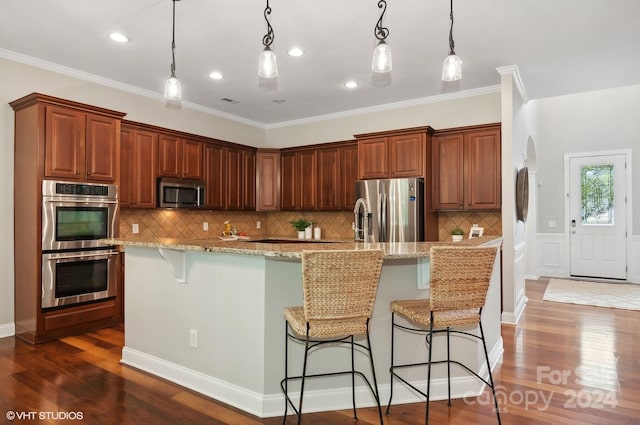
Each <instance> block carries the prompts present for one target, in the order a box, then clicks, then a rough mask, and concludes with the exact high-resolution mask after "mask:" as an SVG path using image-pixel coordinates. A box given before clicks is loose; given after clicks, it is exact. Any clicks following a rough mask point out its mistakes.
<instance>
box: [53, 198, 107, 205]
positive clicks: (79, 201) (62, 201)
mask: <svg viewBox="0 0 640 425" xmlns="http://www.w3.org/2000/svg"><path fill="white" fill-rule="evenodd" d="M43 201H44V202H47V203H49V202H53V203H58V204H66V203H69V204H118V201H113V200H105V199H101V200H98V199H68V198H46V197H45V198H44V199H43Z"/></svg>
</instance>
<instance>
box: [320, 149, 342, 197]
mask: <svg viewBox="0 0 640 425" xmlns="http://www.w3.org/2000/svg"><path fill="white" fill-rule="evenodd" d="M340 174H341V173H340V149H339V148H338V147H327V148H321V149H318V209H319V210H339V209H340V189H341V185H340Z"/></svg>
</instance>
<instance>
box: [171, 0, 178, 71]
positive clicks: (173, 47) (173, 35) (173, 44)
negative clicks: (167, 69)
mask: <svg viewBox="0 0 640 425" xmlns="http://www.w3.org/2000/svg"><path fill="white" fill-rule="evenodd" d="M176 1H178V0H173V32H172V33H171V77H173V78H175V76H176Z"/></svg>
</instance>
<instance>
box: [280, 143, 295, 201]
mask: <svg viewBox="0 0 640 425" xmlns="http://www.w3.org/2000/svg"><path fill="white" fill-rule="evenodd" d="M281 165H282V174H281V175H282V179H281V184H282V191H281V192H280V207H281V209H282V210H283V211H291V210H295V209H296V187H297V184H296V155H295V152H283V153H282V162H281Z"/></svg>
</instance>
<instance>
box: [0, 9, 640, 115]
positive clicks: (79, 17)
mask: <svg viewBox="0 0 640 425" xmlns="http://www.w3.org/2000/svg"><path fill="white" fill-rule="evenodd" d="M265 5H266V2H265V1H257V0H233V1H221V0H181V1H179V2H177V3H176V74H177V76H178V78H179V79H180V81H181V82H182V90H183V102H184V103H185V105H186V104H187V103H191V104H196V105H200V106H201V107H204V108H209V109H212V110H216V111H222V112H224V113H226V114H231V115H234V116H237V117H240V118H242V119H243V120H248V121H251V122H255V123H257V124H263V125H268V124H273V123H280V122H284V121H291V120H297V119H304V118H309V117H316V116H321V115H326V114H333V113H339V112H344V111H350V110H354V109H360V108H367V107H375V106H379V105H385V104H389V103H394V102H403V101H410V100H416V99H422V98H428V97H432V96H436V95H440V94H445V93H450V92H457V91H462V90H472V89H479V88H485V87H491V86H496V85H498V84H499V83H500V76H499V74H498V73H497V72H496V68H499V67H502V66H508V65H517V66H518V68H519V71H520V74H521V76H522V81H523V83H524V86H525V88H526V90H527V94H528V95H529V97H530V98H532V99H536V98H542V97H549V96H556V95H562V94H569V93H575V92H582V91H589V90H597V89H604V88H610V87H619V86H626V85H634V84H640V1H638V0H615V1H612V0H535V1H533V0H455V1H454V15H455V24H454V38H455V45H456V53H457V54H458V55H459V56H460V57H461V58H462V60H463V61H464V63H463V74H462V80H460V81H459V82H453V83H443V82H442V81H441V80H440V73H441V67H442V61H443V59H444V57H445V56H446V55H447V54H448V50H449V49H448V36H449V34H448V33H449V1H447V0H388V7H387V12H386V14H385V17H384V21H383V24H384V26H386V27H388V28H389V31H390V35H389V38H388V39H387V43H388V44H389V46H390V47H391V50H392V54H393V70H392V71H391V73H390V74H384V75H382V76H380V75H373V73H372V72H371V70H370V66H371V54H372V52H373V48H374V47H375V45H376V41H377V40H376V39H375V37H374V26H375V23H376V21H377V19H378V17H379V13H380V12H379V9H378V7H377V0H367V1H365V0H324V1H318V0H315V1H312V0H271V1H270V6H271V8H272V14H271V18H270V19H271V23H272V26H273V28H274V31H275V41H274V44H273V46H272V48H273V50H274V51H275V53H276V54H277V56H278V66H279V72H280V75H279V77H278V78H277V81H276V82H275V84H264V81H263V82H262V83H261V82H260V81H259V78H258V76H257V62H258V55H259V53H260V52H261V50H262V37H263V35H264V34H265V32H266V24H265V21H264V18H263V10H264V7H265ZM0 6H1V9H0V10H1V13H0V56H3V57H7V58H10V59H17V60H22V61H25V62H28V63H36V64H41V65H42V66H44V67H49V68H51V67H53V68H54V69H62V70H65V69H66V68H68V69H71V70H74V71H73V73H76V71H81V72H83V73H88V74H91V75H94V76H98V77H101V78H104V79H107V80H111V81H113V82H117V83H120V84H126V85H129V86H132V87H134V88H136V90H138V91H140V89H142V90H143V91H144V92H147V93H154V94H156V95H157V96H158V97H161V96H162V90H163V85H164V81H165V80H166V79H167V78H168V77H169V74H170V64H171V13H172V2H171V0H101V1H99V0H44V1H43V0H2V2H1V4H0ZM113 31H119V32H122V33H124V34H126V35H127V36H128V37H129V40H130V42H129V43H127V44H117V43H114V42H112V41H111V40H109V38H108V37H107V36H108V35H109V33H111V32H113ZM294 45H295V46H299V47H301V48H302V49H303V50H305V52H306V54H305V55H304V56H302V57H300V58H293V57H289V56H288V55H287V53H286V52H287V50H288V49H289V48H291V47H293V46H294ZM22 55H25V56H26V57H25V56H22ZM34 59H35V61H34ZM53 64H55V65H57V66H61V67H62V68H60V67H57V66H54V65H53ZM214 70H217V71H220V72H222V73H223V74H224V76H225V78H224V79H222V80H217V81H215V80H212V79H210V78H209V77H208V75H209V73H210V72H211V71H214ZM67 71H68V70H67ZM65 72H66V71H65ZM347 80H355V81H357V82H359V84H360V86H359V87H358V88H356V89H351V90H348V89H345V88H344V87H343V84H344V82H346V81H347ZM110 84H113V83H110ZM116 86H117V84H116ZM221 98H230V99H234V100H236V101H237V103H233V104H231V103H228V102H225V101H223V100H221Z"/></svg>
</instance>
